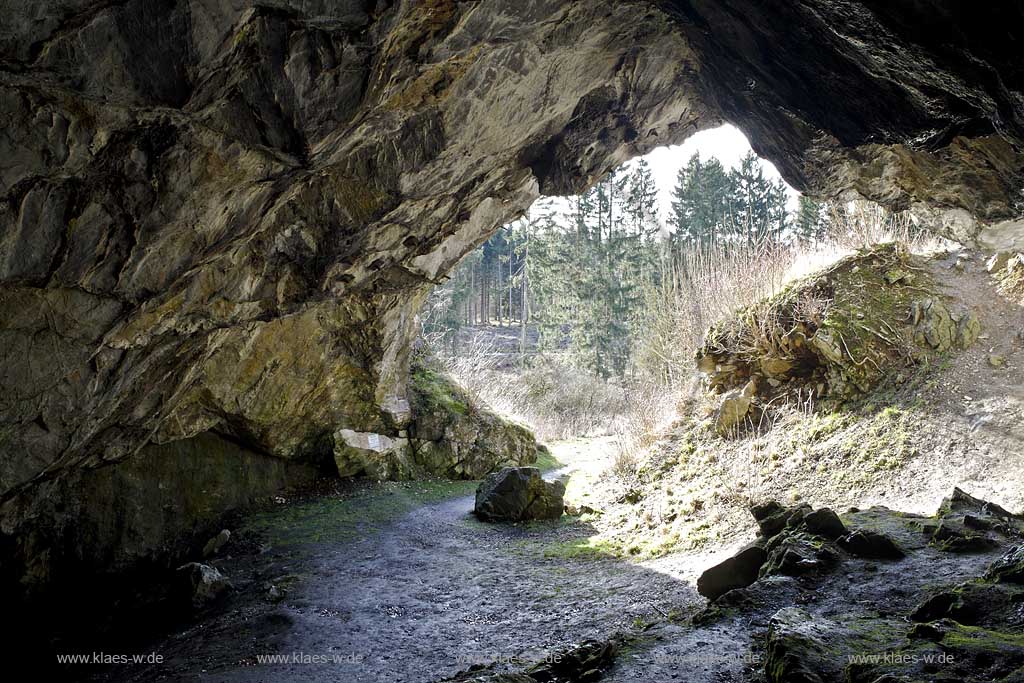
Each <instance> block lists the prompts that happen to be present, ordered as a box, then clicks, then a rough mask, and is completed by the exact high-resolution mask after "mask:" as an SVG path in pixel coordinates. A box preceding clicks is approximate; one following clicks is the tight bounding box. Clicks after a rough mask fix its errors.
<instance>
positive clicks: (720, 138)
mask: <svg viewBox="0 0 1024 683" xmlns="http://www.w3.org/2000/svg"><path fill="white" fill-rule="evenodd" d="M749 151H750V143H749V142H747V138H746V136H745V135H743V133H742V132H741V131H740V130H739V129H738V128H736V127H734V126H730V125H729V124H726V125H724V126H719V127H718V128H710V129H708V130H705V131H701V132H700V133H696V134H694V135H692V136H690V137H689V138H688V139H687V140H686V142H684V143H683V144H681V145H672V146H670V147H658V148H657V149H655V150H653V151H651V152H649V153H648V154H646V155H644V156H643V157H640V158H642V159H646V160H647V163H648V164H650V165H651V172H652V173H653V174H654V181H655V183H657V185H658V217H659V219H660V220H661V221H662V222H663V223H664V222H665V221H666V220H667V218H668V216H669V213H670V212H671V210H672V189H673V188H674V187H675V185H676V175H677V174H678V173H679V169H680V168H682V167H683V166H685V165H686V162H687V161H689V159H690V157H691V156H693V154H694V152H700V157H701V159H705V160H707V159H710V158H711V157H715V158H717V159H718V160H719V161H721V162H722V165H723V166H725V168H726V170H729V169H732V168H735V167H736V166H739V165H740V159H742V158H743V156H744V155H745V154H746V153H747V152H749ZM634 163H636V159H634V160H632V161H630V162H628V163H627V164H626V165H625V166H626V168H629V167H630V166H631V165H632V164H634ZM761 165H762V167H763V168H764V174H765V177H767V178H768V179H769V180H775V179H777V178H781V177H782V176H780V175H779V172H778V170H777V169H776V168H775V166H774V165H773V164H772V163H771V162H770V161H765V160H764V159H762V160H761ZM786 187H787V188H789V189H788V192H789V210H790V211H796V208H797V200H798V199H799V197H800V193H799V192H797V191H796V190H794V189H793V188H791V187H789V185H787V186H786ZM558 203H561V202H558ZM556 205H557V204H556Z"/></svg>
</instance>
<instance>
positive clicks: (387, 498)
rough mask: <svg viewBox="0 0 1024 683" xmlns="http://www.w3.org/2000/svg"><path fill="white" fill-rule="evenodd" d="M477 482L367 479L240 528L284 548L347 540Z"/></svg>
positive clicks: (258, 516) (262, 514) (264, 514)
mask: <svg viewBox="0 0 1024 683" xmlns="http://www.w3.org/2000/svg"><path fill="white" fill-rule="evenodd" d="M477 484H478V482H475V481H449V480H446V479H425V480H421V481H415V482H381V483H372V484H371V483H367V484H366V485H365V486H363V487H361V488H359V489H357V490H355V491H351V492H347V493H344V494H341V495H326V496H320V497H317V498H312V499H309V500H304V501H300V502H296V503H293V504H290V505H287V506H285V507H280V508H275V509H271V510H266V511H263V512H260V513H257V514H255V515H253V516H251V517H250V518H249V519H247V520H246V521H245V523H244V524H243V526H242V529H243V531H248V532H252V533H255V534H256V535H258V536H260V537H262V538H264V539H266V541H267V542H268V543H270V544H271V545H274V546H283V547H295V546H303V545H307V544H313V543H337V542H345V541H351V540H356V539H359V538H362V537H364V536H366V535H369V534H372V533H374V532H375V531H378V530H379V529H380V528H381V527H383V526H385V525H386V524H388V523H389V522H393V521H395V520H397V519H399V518H400V517H402V516H403V515H405V514H407V513H409V512H411V511H412V510H414V509H416V508H418V507H421V506H423V505H426V504H430V503H438V502H441V501H444V500H448V499H451V498H456V497H459V496H465V495H470V494H472V493H473V492H474V491H475V490H476V487H477Z"/></svg>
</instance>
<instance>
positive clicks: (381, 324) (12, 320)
mask: <svg viewBox="0 0 1024 683" xmlns="http://www.w3.org/2000/svg"><path fill="white" fill-rule="evenodd" d="M967 12H968V9H966V8H961V7H960V6H959V5H949V4H948V3H942V2H938V1H936V2H923V3H922V2H915V3H910V2H896V3H892V2H886V3H882V2H873V1H869V0H862V1H860V2H853V1H840V0H831V1H828V2H814V3H788V4H787V6H786V7H772V8H770V10H769V8H768V6H767V5H764V4H763V3H756V2H752V1H750V0H746V1H742V0H727V1H722V0H707V1H706V2H705V1H699V0H695V1H693V2H682V1H681V0H680V1H673V2H653V1H651V2H639V1H637V2H628V3H621V2H604V1H598V2H586V3H584V2H565V1H554V0H551V1H545V0H537V1H534V2H520V1H519V0H480V1H477V2H454V1H451V0H418V1H412V0H406V1H405V2H387V1H385V0H380V1H378V2H370V1H369V0H344V1H342V2H326V1H323V2H318V1H313V2H310V1H305V0H304V1H302V2H299V1H298V0H294V1H293V0H269V1H268V2H263V3H253V2H249V1H248V0H185V1H177V2H175V1H172V0H166V1H165V0H155V1H154V0H127V1H124V2H117V3H88V2H81V1H78V0H74V1H69V0H62V1H60V2H58V1H56V0H46V1H43V2H36V3H11V4H10V6H6V7H5V9H4V17H5V18H4V22H3V25H2V27H0V111H2V113H3V118H4V121H5V125H4V135H3V136H2V137H0V338H2V343H0V350H2V352H3V363H2V369H0V373H2V380H0V384H2V387H3V389H4V391H3V392H2V394H0V448H2V454H3V455H2V457H3V459H2V462H0V491H2V503H0V531H2V533H3V543H2V545H3V548H4V552H3V555H4V566H3V572H4V574H5V576H6V577H7V578H8V579H11V580H14V579H18V580H22V579H25V578H26V577H29V578H31V579H32V580H33V581H34V580H45V579H47V578H53V577H52V576H50V574H49V572H50V571H51V569H52V567H54V566H56V565H57V564H59V560H61V559H62V558H67V559H70V560H73V561H74V562H83V561H87V562H88V563H90V564H92V565H96V566H100V567H103V566H110V565H111V561H110V553H111V548H113V547H116V548H121V547H123V542H122V540H121V539H118V538H116V537H112V536H111V535H110V534H109V533H100V532H97V536H96V538H95V539H92V541H91V542H90V543H85V542H83V541H82V540H81V539H80V538H79V537H78V536H77V535H76V528H77V526H76V525H80V524H91V523H92V522H90V521H89V520H90V519H93V517H95V516H96V515H100V516H102V511H103V510H109V509H111V507H112V506H113V505H115V501H117V500H119V499H120V500H124V499H125V498H128V499H131V500H132V502H130V503H125V504H130V505H144V502H143V501H144V499H143V498H138V499H135V498H134V497H136V496H139V495H140V491H143V490H145V488H146V486H149V485H150V484H151V483H153V481H156V479H155V478H156V477H158V476H161V475H159V473H160V472H165V474H164V475H163V476H166V477H168V479H167V480H166V481H161V482H160V483H161V484H163V485H164V486H165V488H170V489H174V488H176V487H193V488H194V487H197V486H201V485H202V484H201V482H197V481H195V480H192V479H188V478H179V477H178V476H177V475H174V474H166V472H170V471H178V470H175V468H173V467H172V468H169V469H168V468H163V467H161V466H153V467H150V466H148V463H149V462H150V460H151V459H153V458H157V457H161V456H160V455H153V453H158V454H164V455H166V454H167V453H170V454H171V455H170V457H171V458H172V459H177V460H175V462H178V461H180V463H179V464H181V468H180V469H181V471H195V470H197V469H200V470H201V469H202V467H203V462H202V458H203V457H204V453H206V451H205V450H204V449H203V448H202V445H203V444H204V443H206V442H205V441H197V440H202V439H212V440H215V442H216V443H217V444H219V445H223V444H225V443H226V444H234V445H237V447H238V448H237V452H236V453H235V454H234V455H233V456H231V457H238V458H242V459H243V460H244V461H245V462H247V463H251V466H249V467H248V468H247V470H246V471H250V470H251V471H253V472H261V473H265V474H266V476H259V477H255V478H256V479H259V481H258V482H257V481H253V482H249V483H246V482H242V484H240V486H241V487H242V488H243V489H246V488H248V489H249V490H251V491H252V492H260V491H263V490H265V489H268V488H273V487H274V486H277V485H282V484H284V483H287V482H289V481H293V480H295V479H296V478H298V479H302V478H303V477H306V476H307V473H306V471H305V470H304V469H302V468H303V465H302V464H301V463H304V462H311V461H319V460H320V459H322V458H327V459H328V460H329V459H330V456H331V454H333V453H334V452H335V450H336V448H337V446H338V443H337V440H338V438H339V437H338V435H339V434H343V435H344V434H348V433H352V434H374V435H379V436H380V437H386V438H388V439H397V438H401V432H403V431H406V430H409V429H414V428H415V416H414V415H411V412H410V408H409V401H408V396H407V390H406V385H407V375H408V362H409V355H410V350H411V340H412V338H413V336H414V332H415V313H416V311H417V309H418V307H419V305H420V302H421V301H422V299H423V297H424V296H425V294H426V292H427V291H428V289H429V288H430V287H431V286H432V284H433V283H435V282H437V281H438V280H440V279H441V278H443V277H444V274H445V272H446V271H447V270H449V269H450V268H451V267H452V266H453V265H454V264H455V263H456V262H457V261H458V260H459V259H460V258H461V257H462V256H463V255H464V254H466V253H467V252H468V251H470V250H471V249H472V248H474V247H475V246H476V245H478V244H479V243H480V242H481V241H483V240H484V239H486V237H487V236H488V235H489V234H490V233H491V232H492V231H493V230H494V229H495V228H496V227H497V226H498V225H500V224H501V223H503V222H505V221H508V220H510V219H512V218H514V217H515V216H517V215H518V214H519V213H520V212H522V211H523V210H524V209H526V208H527V207H528V205H529V204H530V203H531V202H532V201H533V200H534V199H535V198H536V197H538V196H539V195H540V194H558V193H570V192H575V191H578V190H581V189H583V188H584V187H586V186H587V185H588V184H589V183H592V182H593V181H595V180H596V179H598V178H599V177H600V176H601V175H602V174H603V173H605V172H606V171H608V170H609V169H610V168H612V167H613V166H615V165H617V164H619V163H621V162H622V161H624V160H626V159H627V158H629V157H632V156H635V155H637V154H641V153H643V152H645V151H648V150H649V149H651V148H652V147H654V146H655V145H660V144H666V143H672V142H680V141H682V140H683V139H684V138H686V137H687V136H688V135H690V134H691V133H693V132H695V131H696V130H699V129H702V128H706V127H710V126H713V125H717V124H719V123H721V122H723V121H726V120H729V121H732V122H734V123H736V124H737V125H739V126H740V127H741V128H742V129H743V130H744V131H745V132H747V134H748V135H749V136H751V140H752V143H753V145H754V147H755V149H756V150H757V151H758V152H759V153H760V154H762V155H764V156H766V157H768V158H770V159H771V160H772V161H774V162H776V164H778V165H779V167H780V169H781V170H782V171H783V173H784V175H785V176H786V177H787V179H788V180H789V181H790V182H791V183H792V184H793V185H794V186H796V187H798V188H800V189H809V190H811V191H813V192H815V193H817V194H820V195H838V194H840V193H842V192H846V191H851V190H852V191H856V192H859V193H860V194H862V195H864V196H867V197H869V198H872V199H876V200H881V201H884V202H886V203H888V204H890V205H892V206H894V207H912V208H914V209H916V210H918V211H919V212H920V213H921V214H922V215H923V216H924V217H925V218H927V219H928V220H929V221H930V224H931V225H933V227H934V228H935V229H937V230H941V231H944V232H946V233H947V234H955V235H958V236H962V237H969V238H981V239H983V240H985V241H987V242H991V243H996V242H1000V243H1006V242H1011V243H1012V242H1013V241H1014V240H1019V239H1020V236H1019V233H1020V232H1021V229H1020V216H1021V214H1022V213H1024V211H1022V209H1021V207H1020V188H1021V187H1022V185H1024V180H1022V175H1024V174H1022V166H1024V156H1022V154H1021V151H1020V142H1021V140H1022V139H1024V132H1022V131H1024V126H1022V120H1024V119H1022V116H1024V102H1022V98H1021V91H1022V87H1021V86H1022V80H1024V66H1022V64H1021V63H1020V60H1019V59H1018V57H1017V46H1019V44H1020V39H1021V37H1022V36H1021V35H1020V34H1021V32H1022V30H1024V29H1022V27H1024V21H1022V18H1024V17H1022V16H1021V10H1020V9H1019V8H1018V7H1016V6H1015V5H1012V4H1005V3H988V4H986V5H984V6H979V7H974V6H972V7H970V8H969V12H970V14H968V13H967ZM1015 221H1016V223H1015ZM1007 248H1009V247H1007ZM410 420H412V422H413V424H410ZM341 438H342V439H344V436H342V437H341ZM368 443H369V442H368ZM152 462H153V463H155V464H157V461H156V460H153V461H152ZM158 464H160V465H162V464H163V463H162V461H161V462H160V463H158ZM120 468H132V470H131V471H132V472H137V473H139V474H138V476H139V477H142V478H143V479H146V477H147V474H146V473H151V474H150V475H149V476H150V478H151V479H152V480H153V481H150V482H147V483H144V484H143V483H139V484H138V485H134V484H133V485H128V484H125V486H123V487H110V489H109V492H108V493H107V494H106V495H107V497H106V498H104V497H102V496H99V494H96V495H93V494H94V493H95V492H94V491H92V488H91V485H90V484H87V483H85V482H86V481H88V480H91V478H92V477H94V476H104V477H112V478H114V479H118V480H124V481H131V482H136V481H137V479H136V478H135V475H133V476H128V475H124V476H121V475H113V474H111V472H114V471H121V469H120ZM296 468H298V469H296ZM124 471H125V472H127V471H128V470H124ZM98 473H105V474H102V475H101V474H98ZM162 490H163V489H162ZM238 494H239V495H238V498H239V499H241V498H244V497H245V496H244V495H243V494H244V491H238ZM90 496H93V497H91V498H90ZM83 500H89V501H90V502H89V503H88V505H85V504H83V503H81V501H83ZM164 504H165V505H168V506H170V507H169V509H170V512H168V513H167V518H168V519H167V520H166V525H165V526H164V527H161V529H162V530H161V531H158V532H156V533H155V534H154V537H152V538H148V539H145V541H139V543H138V547H139V553H141V554H143V555H144V554H145V552H146V551H145V549H144V548H145V546H146V545H147V544H148V545H149V546H150V547H151V548H158V547H163V546H164V545H165V544H166V543H167V542H168V541H167V538H166V537H165V535H166V534H167V533H171V532H172V531H173V533H178V532H180V531H181V530H182V529H186V528H187V527H188V526H189V525H190V524H192V521H191V520H192V519H193V518H192V516H191V515H192V513H191V511H190V509H189V508H188V507H187V506H185V505H178V504H177V503H172V502H167V503H164ZM175 506H177V507H175ZM86 507H88V508H89V509H91V510H93V512H92V513H90V515H92V516H88V515H87V516H86V518H84V519H81V520H78V521H76V520H75V519H73V516H74V515H75V514H76V513H75V511H76V510H79V509H81V508H86ZM83 514H84V513H83ZM93 521H95V520H93ZM97 523H98V522H97ZM172 527H173V529H172ZM115 536H116V535H115ZM12 558H13V559H12Z"/></svg>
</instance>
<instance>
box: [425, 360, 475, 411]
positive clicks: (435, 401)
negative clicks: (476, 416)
mask: <svg viewBox="0 0 1024 683" xmlns="http://www.w3.org/2000/svg"><path fill="white" fill-rule="evenodd" d="M410 375H411V380H412V381H411V382H410V388H411V389H412V391H413V393H414V396H413V402H414V403H415V404H416V405H417V406H420V407H422V408H425V409H427V410H433V411H440V412H447V413H457V414H459V415H466V414H467V413H469V411H470V406H471V405H472V403H471V401H470V398H469V396H468V395H467V394H466V392H465V391H463V390H462V389H460V388H459V386H458V385H456V384H455V382H453V381H452V380H451V379H450V378H449V377H448V376H447V375H445V374H444V373H443V372H441V371H440V370H437V369H434V368H431V367H429V366H428V365H425V364H421V363H414V364H413V366H412V370H411V373H410Z"/></svg>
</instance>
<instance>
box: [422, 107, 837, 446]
mask: <svg viewBox="0 0 1024 683" xmlns="http://www.w3.org/2000/svg"><path fill="white" fill-rule="evenodd" d="M825 218H826V217H825V206H824V205H822V204H819V203H817V202H812V201H811V200H808V199H802V198H801V197H800V195H799V194H798V193H797V192H796V191H795V190H793V189H792V188H791V187H790V186H789V185H787V184H786V183H785V181H784V180H783V179H782V177H781V176H780V174H779V172H778V171H777V170H776V168H775V167H774V166H773V165H772V164H771V163H770V162H768V161H765V160H763V159H761V158H759V157H758V156H757V155H756V154H755V153H754V152H753V150H752V149H751V146H750V144H749V142H748V141H747V138H746V137H745V136H744V135H743V133H742V132H740V131H739V130H738V129H737V128H735V127H733V126H730V125H724V126H721V127H719V128H714V129H710V130H706V131H703V132H700V133H697V134H695V135H693V136H691V137H690V138H689V139H688V140H687V141H686V142H685V143H684V144H682V145H678V146H672V147H659V148H656V149H654V150H653V151H651V152H649V153H648V154H646V155H644V156H641V157H638V158H636V159H633V160H631V161H629V162H627V163H626V164H623V165H622V166H620V167H618V168H615V169H613V170H611V171H610V172H609V173H608V174H607V175H606V176H605V177H604V178H602V179H601V180H600V181H599V182H597V183H596V184H595V185H594V186H593V187H591V188H590V189H589V190H587V191H586V192H584V193H582V194H579V195H576V196H572V197H543V198H541V199H539V200H538V201H537V202H536V203H535V204H534V205H533V206H532V207H531V208H530V210H529V211H528V212H527V214H526V215H525V216H523V217H522V218H521V219H519V220H517V221H515V222H513V223H511V224H509V225H505V226H502V227H501V228H499V229H498V230H497V231H496V232H495V233H494V235H493V236H492V237H491V238H490V239H488V240H487V241H486V242H485V243H484V244H482V245H481V246H480V247H479V248H478V249H476V250H475V251H473V252H472V253H470V254H469V255H468V256H467V257H466V258H465V259H464V260H463V261H462V262H461V263H460V264H459V266H458V267H457V268H456V269H455V270H454V271H453V272H452V273H451V274H450V277H449V278H448V279H447V281H446V282H445V283H444V284H442V285H439V286H437V287H436V288H435V290H434V291H433V293H432V294H431V295H430V297H429V299H428V301H427V303H426V305H425V306H424V308H423V311H422V312H421V316H420V320H421V330H422V337H423V339H424V340H425V342H426V343H425V346H426V347H427V348H429V349H430V350H431V351H432V353H433V355H434V356H436V357H437V358H438V359H440V361H441V362H442V363H443V364H444V365H445V366H446V367H447V369H448V370H449V371H450V372H451V373H452V374H453V375H454V376H455V377H456V379H458V380H459V381H460V382H461V383H462V384H464V385H466V388H467V389H469V390H470V391H471V393H473V394H476V395H477V396H478V397H480V398H482V399H483V400H484V402H486V403H488V404H490V405H491V406H492V407H494V408H496V409H497V410H498V411H499V412H503V413H505V414H508V415H510V416H512V417H514V418H518V419H519V420H520V421H523V422H525V423H527V424H528V425H529V426H531V427H532V428H533V429H534V430H535V431H536V432H537V433H538V435H539V436H540V437H541V438H545V439H557V438H567V437H577V436H594V435H599V434H609V433H616V432H618V433H624V432H626V431H629V430H628V429H627V426H628V425H630V424H634V423H637V422H641V423H643V424H644V425H646V426H645V427H644V429H650V427H651V426H653V424H654V423H657V422H659V421H660V420H662V419H663V418H664V417H665V416H664V415H661V414H660V412H663V411H660V409H659V410H654V409H653V407H654V404H655V403H657V404H660V405H661V406H663V407H667V406H668V405H669V404H671V402H670V401H663V400H660V401H656V400H655V398H654V397H656V396H664V395H666V394H671V393H672V392H674V391H677V390H678V388H679V385H680V384H681V383H682V382H683V381H684V380H685V379H686V378H688V377H689V376H690V375H691V374H692V373H691V370H690V366H691V365H692V363H691V361H690V359H691V358H692V353H693V346H694V344H695V343H697V342H698V341H699V339H700V338H701V336H702V335H703V332H704V328H705V327H706V325H707V324H709V323H710V322H712V321H713V320H714V319H715V318H716V317H717V316H718V315H720V314H721V313H722V312H723V311H724V310H727V309H729V308H731V307H732V306H733V304H734V303H735V299H736V298H737V297H740V296H751V295H752V294H753V293H754V292H762V291H765V290H771V289H772V288H773V287H775V286H777V284H778V283H777V280H779V279H780V276H781V275H780V274H779V273H775V272H773V271H772V270H771V269H769V270H767V271H766V270H765V269H762V268H757V269H751V268H750V267H749V266H751V265H752V264H753V263H754V262H756V261H759V260H760V261H765V260H768V261H773V262H774V261H776V260H778V259H781V255H782V252H784V251H787V250H788V249H789V248H790V247H792V246H793V245H796V244H800V245H804V246H806V245H808V244H810V243H815V242H819V241H821V240H822V239H823V237H824V232H825V222H826V220H825ZM780 263H781V261H780ZM726 270H729V271H730V272H729V273H728V274H727V273H726V272H725V271H726ZM702 280H703V281H702ZM714 281H718V286H717V287H715V286H714ZM725 282H728V283H729V287H723V286H722V283H725ZM684 289H685V290H687V291H684ZM733 290H735V291H733ZM683 299H686V303H688V305H687V306H681V303H683ZM640 413H646V414H643V415H641V414H640ZM655 413H657V414H655Z"/></svg>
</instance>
